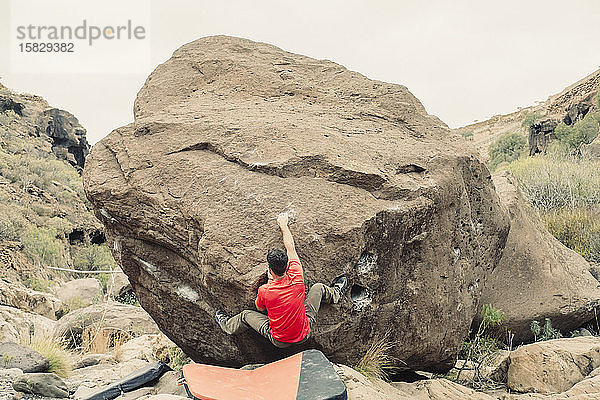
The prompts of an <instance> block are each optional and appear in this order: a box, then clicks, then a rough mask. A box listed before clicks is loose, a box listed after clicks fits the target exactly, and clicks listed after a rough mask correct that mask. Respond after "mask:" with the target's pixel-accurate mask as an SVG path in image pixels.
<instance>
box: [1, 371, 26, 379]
mask: <svg viewBox="0 0 600 400" xmlns="http://www.w3.org/2000/svg"><path fill="white" fill-rule="evenodd" d="M21 375H23V370H22V369H20V368H4V369H0V380H2V379H5V380H9V381H11V382H12V381H14V380H15V379H16V378H17V377H19V376H21Z"/></svg>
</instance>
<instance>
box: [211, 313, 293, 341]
mask: <svg viewBox="0 0 600 400" xmlns="http://www.w3.org/2000/svg"><path fill="white" fill-rule="evenodd" d="M218 322H219V326H220V327H221V329H222V330H223V331H225V332H226V333H228V334H230V335H236V334H238V333H241V332H244V331H245V330H247V329H248V327H250V328H252V329H254V330H255V331H256V332H258V333H260V334H261V335H262V336H264V337H265V338H267V339H268V340H269V341H270V342H271V343H273V345H274V346H276V347H288V346H289V345H290V344H289V343H283V342H280V341H278V340H275V338H274V337H273V336H272V335H271V332H269V317H268V316H266V315H264V314H262V313H259V312H257V311H252V310H244V311H242V312H241V313H239V314H237V315H234V316H233V317H231V318H229V319H227V320H222V321H218Z"/></svg>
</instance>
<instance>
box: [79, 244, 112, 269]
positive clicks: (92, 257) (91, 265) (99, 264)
mask: <svg viewBox="0 0 600 400" xmlns="http://www.w3.org/2000/svg"><path fill="white" fill-rule="evenodd" d="M73 266H74V267H75V269H79V270H82V271H99V270H105V269H114V268H116V267H117V263H116V261H115V259H114V258H113V256H112V254H111V253H110V249H109V248H108V245H106V244H92V245H89V246H86V247H85V248H83V250H82V251H80V252H79V254H78V255H76V256H75V257H74V258H73Z"/></svg>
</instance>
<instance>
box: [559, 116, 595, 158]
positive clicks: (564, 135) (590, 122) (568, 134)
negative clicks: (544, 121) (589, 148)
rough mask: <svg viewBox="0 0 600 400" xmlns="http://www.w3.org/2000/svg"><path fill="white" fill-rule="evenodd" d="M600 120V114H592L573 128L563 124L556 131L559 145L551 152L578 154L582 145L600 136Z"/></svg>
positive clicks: (576, 123)
mask: <svg viewBox="0 0 600 400" xmlns="http://www.w3.org/2000/svg"><path fill="white" fill-rule="evenodd" d="M599 120H600V113H595V112H590V113H588V114H587V115H586V116H585V117H584V118H583V119H581V120H579V121H577V122H575V124H573V125H571V126H569V125H566V124H565V123H564V122H561V123H560V124H558V126H557V127H556V129H555V130H554V135H555V136H556V140H557V141H558V143H557V144H555V145H554V146H552V147H550V150H554V151H561V150H563V151H568V152H571V153H575V152H577V151H578V150H579V147H580V146H581V145H582V144H584V143H585V144H588V143H591V142H592V141H593V140H594V139H595V138H596V136H598V121H599Z"/></svg>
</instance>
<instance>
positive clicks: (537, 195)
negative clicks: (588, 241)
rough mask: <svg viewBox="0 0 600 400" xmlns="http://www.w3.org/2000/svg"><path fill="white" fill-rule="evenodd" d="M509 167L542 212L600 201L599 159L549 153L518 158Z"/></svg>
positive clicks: (591, 204)
mask: <svg viewBox="0 0 600 400" xmlns="http://www.w3.org/2000/svg"><path fill="white" fill-rule="evenodd" d="M507 169H508V170H509V171H510V172H511V173H512V174H513V175H514V176H515V178H517V180H518V181H519V186H520V188H521V190H522V191H523V193H524V194H525V196H526V197H527V198H528V199H529V200H530V201H531V203H532V204H533V205H534V206H535V207H536V208H537V209H538V210H540V211H541V212H543V213H546V212H549V211H553V210H559V209H562V208H563V207H567V206H568V207H571V208H573V209H574V208H576V207H594V206H596V205H598V204H600V174H598V171H600V161H592V160H581V159H577V158H572V157H571V158H561V157H553V156H550V155H547V156H537V157H527V158H522V159H519V160H516V161H514V162H512V163H511V164H509V165H508V166H507Z"/></svg>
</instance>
